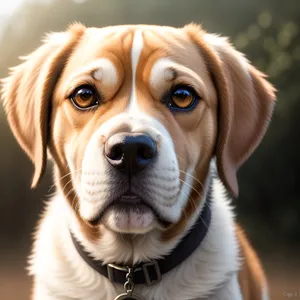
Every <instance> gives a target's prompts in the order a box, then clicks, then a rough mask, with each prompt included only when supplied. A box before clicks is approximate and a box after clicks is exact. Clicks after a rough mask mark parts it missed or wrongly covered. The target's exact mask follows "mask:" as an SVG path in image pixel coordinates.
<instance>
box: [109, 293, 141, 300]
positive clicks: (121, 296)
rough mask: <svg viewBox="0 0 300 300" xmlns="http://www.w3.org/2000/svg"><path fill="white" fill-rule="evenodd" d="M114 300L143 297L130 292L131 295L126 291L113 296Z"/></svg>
mask: <svg viewBox="0 0 300 300" xmlns="http://www.w3.org/2000/svg"><path fill="white" fill-rule="evenodd" d="M115 300H145V299H144V298H143V297H141V296H139V295H137V294H134V293H132V294H131V295H130V294H128V293H124V294H121V295H119V296H117V298H115Z"/></svg>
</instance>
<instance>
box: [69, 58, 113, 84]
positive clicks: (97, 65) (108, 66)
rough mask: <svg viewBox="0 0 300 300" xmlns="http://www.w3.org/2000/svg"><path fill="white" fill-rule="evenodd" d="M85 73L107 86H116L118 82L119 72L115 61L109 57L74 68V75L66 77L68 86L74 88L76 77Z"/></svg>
mask: <svg viewBox="0 0 300 300" xmlns="http://www.w3.org/2000/svg"><path fill="white" fill-rule="evenodd" d="M83 75H90V76H92V77H93V78H94V79H96V80H98V81H100V82H101V84H102V85H104V86H107V87H114V86H115V85H116V84H117V82H118V72H117V69H116V66H115V65H114V63H113V62H112V61H111V60H109V59H108V58H99V59H96V60H94V61H92V62H90V63H88V64H86V65H85V66H84V67H80V68H78V69H77V70H74V72H73V73H72V76H70V78H68V79H66V86H67V87H69V89H70V88H72V86H73V84H74V81H75V82H76V78H77V77H79V76H83Z"/></svg>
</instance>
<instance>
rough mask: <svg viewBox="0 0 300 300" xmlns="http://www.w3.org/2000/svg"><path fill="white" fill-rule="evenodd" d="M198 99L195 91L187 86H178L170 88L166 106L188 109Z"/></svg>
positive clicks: (192, 106)
mask: <svg viewBox="0 0 300 300" xmlns="http://www.w3.org/2000/svg"><path fill="white" fill-rule="evenodd" d="M198 100H199V96H198V95H197V94H196V92H195V91H194V90H193V89H192V88H191V87H188V86H179V87H176V88H175V89H173V90H172V92H171V95H170V99H169V102H168V106H169V107H170V108H171V109H177V110H189V109H192V108H194V106H195V104H196V103H197V101H198Z"/></svg>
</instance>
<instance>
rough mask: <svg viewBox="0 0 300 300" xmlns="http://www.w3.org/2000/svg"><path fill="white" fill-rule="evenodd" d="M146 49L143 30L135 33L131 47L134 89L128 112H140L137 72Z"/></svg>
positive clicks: (132, 89)
mask: <svg viewBox="0 0 300 300" xmlns="http://www.w3.org/2000/svg"><path fill="white" fill-rule="evenodd" d="M143 47H144V40H143V34H142V31H141V30H138V31H136V32H135V34H134V37H133V42H132V47H131V70H132V88H131V95H130V99H129V105H128V108H127V110H128V111H130V112H133V113H134V112H136V111H137V110H138V103H137V98H136V71H137V66H138V63H139V59H140V56H141V53H142V50H143Z"/></svg>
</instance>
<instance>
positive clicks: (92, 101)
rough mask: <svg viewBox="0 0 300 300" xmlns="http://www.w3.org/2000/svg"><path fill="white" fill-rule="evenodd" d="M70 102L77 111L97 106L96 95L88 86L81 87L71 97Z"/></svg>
mask: <svg viewBox="0 0 300 300" xmlns="http://www.w3.org/2000/svg"><path fill="white" fill-rule="evenodd" d="M71 101H72V102H73V104H74V105H75V106H76V107H77V108H79V109H88V108H91V107H94V106H97V105H99V101H98V99H97V95H96V93H95V92H94V89H93V88H92V87H90V86H81V87H79V88H77V89H76V90H75V92H74V93H73V94H72V95H71Z"/></svg>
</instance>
